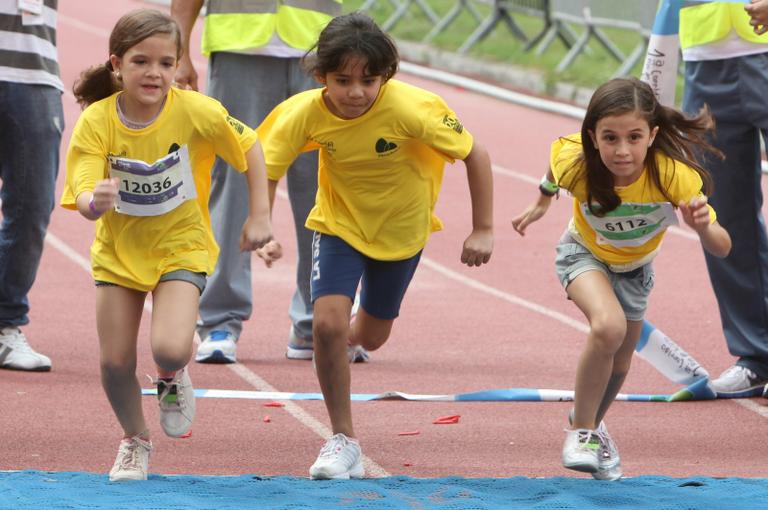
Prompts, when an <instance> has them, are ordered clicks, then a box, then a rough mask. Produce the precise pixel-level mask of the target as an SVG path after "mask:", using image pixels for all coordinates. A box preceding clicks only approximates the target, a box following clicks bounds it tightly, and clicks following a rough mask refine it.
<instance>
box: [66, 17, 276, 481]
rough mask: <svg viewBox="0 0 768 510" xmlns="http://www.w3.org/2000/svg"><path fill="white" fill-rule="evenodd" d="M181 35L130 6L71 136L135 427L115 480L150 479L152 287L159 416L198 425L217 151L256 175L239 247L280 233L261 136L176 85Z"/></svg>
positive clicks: (87, 75)
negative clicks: (274, 226)
mask: <svg viewBox="0 0 768 510" xmlns="http://www.w3.org/2000/svg"><path fill="white" fill-rule="evenodd" d="M180 37H181V36H180V32H179V28H178V26H177V25H176V23H175V22H174V21H173V20H172V19H171V18H169V17H168V16H167V15H165V14H163V13H161V12H159V11H154V10H138V11H134V12H131V13H129V14H126V15H125V16H123V17H122V18H121V19H120V20H119V21H118V22H117V24H116V25H115V27H114V29H113V30H112V34H111V36H110V40H109V61H108V62H107V63H106V65H100V66H96V67H92V68H91V69H88V70H87V71H85V72H84V73H83V74H82V76H81V79H80V80H79V82H78V83H77V84H76V85H75V95H76V97H77V98H78V100H79V102H80V103H81V104H83V105H84V106H87V108H86V109H85V111H84V112H83V113H82V115H81V116H80V118H79V119H78V121H77V125H76V126H75V129H74V132H73V134H72V139H71V141H70V145H69V151H68V154H67V178H66V184H65V189H64V193H63V196H62V199H61V204H62V205H63V206H64V207H67V208H69V209H76V210H77V211H79V212H80V214H81V215H83V216H84V217H85V218H87V219H89V220H92V221H95V222H96V239H95V240H94V242H93V245H92V247H91V264H92V267H93V277H94V279H95V280H96V289H97V290H96V322H97V329H98V334H99V343H100V346H101V380H102V385H103V387H104V390H105V392H106V394H107V398H108V399H109V402H110V404H111V405H112V409H113V410H114V411H115V414H116V415H117V419H118V421H119V422H120V425H121V426H122V428H123V431H124V433H125V435H124V438H123V440H122V441H121V443H120V448H119V451H118V454H117V458H116V460H115V464H114V466H113V468H112V470H111V471H110V473H109V478H110V480H113V481H114V480H141V479H146V478H147V470H148V459H149V452H150V450H151V448H152V444H151V442H150V438H149V431H148V429H147V425H146V423H145V420H144V414H143V412H142V408H141V387H140V386H139V382H138V380H137V378H136V374H135V370H136V361H137V360H136V343H137V335H138V330H139V323H140V320H141V315H142V310H143V306H144V299H145V296H146V294H147V293H148V292H151V293H152V297H153V299H152V308H153V315H152V326H151V331H150V342H151V345H152V354H153V356H154V360H155V363H156V364H157V367H158V381H157V390H158V399H159V405H160V422H161V425H162V427H163V430H164V431H165V433H166V434H168V435H169V436H172V437H179V436H183V435H184V434H186V433H187V432H188V431H189V430H190V427H191V424H192V418H193V417H194V413H195V399H194V390H193V388H192V383H191V380H190V378H189V373H188V368H186V366H187V363H188V362H189V359H190V357H191V354H192V340H193V334H194V331H195V324H196V320H197V311H198V301H199V298H200V293H201V292H202V290H203V288H204V287H205V281H206V275H208V274H210V273H211V272H212V271H213V269H214V267H215V265H216V257H217V255H218V246H217V245H216V242H215V240H214V238H213V234H212V232H211V225H210V218H209V216H208V194H209V189H210V172H211V167H212V166H213V162H214V159H215V158H216V156H221V157H222V158H224V159H225V160H227V161H228V162H229V163H230V164H231V165H232V166H233V167H235V168H237V169H238V170H240V171H242V172H246V178H247V181H248V186H249V199H250V205H249V215H248V219H247V220H246V222H245V224H244V225H243V229H242V234H241V238H240V247H241V249H243V250H254V249H257V248H261V247H262V246H264V244H265V243H267V242H268V241H269V240H270V239H271V237H272V234H271V225H270V220H269V198H268V193H267V183H266V169H265V166H264V160H263V155H262V152H261V147H260V144H259V142H258V140H257V137H256V133H255V132H254V131H253V130H251V129H249V128H248V127H246V126H245V125H243V124H242V123H240V122H239V121H238V120H236V119H233V118H231V117H229V116H228V115H227V111H226V110H225V109H224V107H222V106H221V105H220V104H219V103H218V102H216V101H214V100H212V99H210V98H207V97H205V96H203V95H202V94H198V93H197V92H192V91H183V90H179V89H176V88H173V87H171V84H172V81H173V76H174V73H175V71H176V66H177V62H178V57H179V54H180V51H181V47H182V46H181V39H180Z"/></svg>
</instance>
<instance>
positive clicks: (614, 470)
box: [568, 408, 623, 481]
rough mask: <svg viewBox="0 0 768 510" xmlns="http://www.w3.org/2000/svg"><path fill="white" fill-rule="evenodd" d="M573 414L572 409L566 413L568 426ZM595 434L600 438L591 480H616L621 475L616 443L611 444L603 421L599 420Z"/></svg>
mask: <svg viewBox="0 0 768 510" xmlns="http://www.w3.org/2000/svg"><path fill="white" fill-rule="evenodd" d="M573 413H574V409H573V408H571V412H569V413H568V423H569V424H570V425H573ZM595 432H597V435H598V437H599V438H600V450H598V452H597V464H598V465H597V471H595V472H594V473H592V478H594V479H596V480H609V481H613V480H618V479H619V478H621V476H622V474H623V473H622V471H621V458H620V457H619V449H618V448H617V447H616V443H614V442H613V438H612V437H611V435H610V434H609V433H608V427H606V426H605V421H603V420H600V423H599V424H598V426H597V429H595Z"/></svg>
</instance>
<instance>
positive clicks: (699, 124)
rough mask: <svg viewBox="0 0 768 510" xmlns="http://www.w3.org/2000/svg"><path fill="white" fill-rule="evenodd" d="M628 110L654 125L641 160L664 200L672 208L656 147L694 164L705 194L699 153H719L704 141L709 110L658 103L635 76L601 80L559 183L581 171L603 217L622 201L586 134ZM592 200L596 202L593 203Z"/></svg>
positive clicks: (707, 184)
mask: <svg viewBox="0 0 768 510" xmlns="http://www.w3.org/2000/svg"><path fill="white" fill-rule="evenodd" d="M630 112H636V113H637V114H638V115H639V116H641V117H642V118H644V119H645V120H646V121H647V122H648V126H649V128H650V129H653V128H654V127H656V126H658V128H659V130H658V133H657V134H656V138H655V139H654V141H653V145H652V146H651V147H649V148H648V152H647V153H646V155H645V162H644V165H645V168H646V169H647V171H648V175H649V177H650V179H651V182H652V183H653V184H654V185H655V186H656V187H657V188H658V189H659V190H660V191H661V192H662V194H663V195H664V196H665V197H666V198H667V200H669V201H670V202H672V204H673V205H674V206H675V207H677V204H675V203H674V201H673V200H672V197H670V196H669V193H668V191H667V185H666V184H667V183H662V182H661V175H660V173H659V167H658V164H657V162H656V152H657V151H659V152H661V153H663V154H665V155H666V156H668V157H670V158H671V159H672V160H673V161H680V162H681V163H684V164H686V165H688V166H689V167H691V168H693V169H694V170H695V171H696V173H698V174H699V175H700V176H701V180H702V182H703V186H702V191H703V192H704V194H705V195H710V194H712V192H713V191H714V189H713V184H712V178H711V177H710V175H709V172H707V170H706V169H705V168H704V167H703V166H702V165H701V163H699V159H698V154H700V153H701V152H706V153H710V154H713V155H715V156H717V157H720V158H722V153H721V152H720V151H718V150H717V149H716V148H714V147H713V146H712V145H710V144H709V142H707V140H706V136H707V134H708V133H710V132H713V131H714V127H715V123H714V120H713V119H712V115H711V114H710V112H709V109H708V108H707V107H706V106H705V107H704V108H702V110H701V111H700V112H699V113H698V115H696V116H693V117H686V116H685V115H683V114H682V113H681V112H680V111H678V110H676V109H674V108H670V107H667V106H663V105H662V104H661V103H659V102H658V100H657V99H656V96H655V95H654V94H653V90H652V89H651V87H650V86H649V85H648V84H647V83H645V82H643V81H640V80H638V79H637V78H615V79H613V80H610V81H608V82H606V83H604V84H603V85H601V86H600V87H599V88H598V89H597V90H596V91H595V93H594V94H593V95H592V99H591V100H590V101H589V106H587V113H586V114H585V115H584V121H583V122H582V125H581V143H582V151H581V155H580V156H579V157H578V158H577V159H576V161H574V163H573V165H572V166H571V167H569V168H568V169H567V170H566V172H565V175H564V176H563V177H566V175H567V176H568V177H567V178H565V179H561V181H564V182H563V187H565V188H566V189H567V188H569V184H568V183H571V184H572V183H574V182H576V180H578V179H579V178H581V177H582V175H583V173H584V172H586V181H587V204H588V207H589V210H590V212H591V213H592V214H595V215H597V216H604V215H605V213H607V212H609V211H612V210H614V209H616V208H617V207H618V206H619V205H620V204H621V199H620V198H619V196H618V195H617V194H616V190H615V189H614V178H613V174H612V173H611V172H610V170H608V168H607V167H606V166H605V164H604V163H603V160H602V159H601V158H600V153H599V152H598V151H597V150H594V149H595V148H593V147H592V139H591V138H590V136H589V133H590V131H591V132H593V133H594V132H596V128H597V123H598V121H599V120H600V119H602V118H604V117H611V116H617V115H623V114H625V113H630ZM673 172H674V170H673ZM568 174H570V175H568ZM594 202H597V204H599V207H593V203H594Z"/></svg>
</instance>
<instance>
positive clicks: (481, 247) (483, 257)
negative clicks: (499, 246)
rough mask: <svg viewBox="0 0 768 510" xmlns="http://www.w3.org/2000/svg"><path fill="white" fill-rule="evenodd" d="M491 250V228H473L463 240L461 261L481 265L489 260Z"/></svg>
mask: <svg viewBox="0 0 768 510" xmlns="http://www.w3.org/2000/svg"><path fill="white" fill-rule="evenodd" d="M492 251H493V231H492V230H491V229H487V230H486V229H483V230H473V231H472V233H471V234H469V237H467V239H466V240H465V241H464V247H463V249H462V250H461V262H462V263H464V264H466V265H468V266H482V265H483V264H485V263H487V262H488V261H489V260H491V252H492Z"/></svg>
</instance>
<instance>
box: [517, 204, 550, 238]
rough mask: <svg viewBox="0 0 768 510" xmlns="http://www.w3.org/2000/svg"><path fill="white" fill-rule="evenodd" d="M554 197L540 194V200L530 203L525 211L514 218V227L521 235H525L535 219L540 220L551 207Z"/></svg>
mask: <svg viewBox="0 0 768 510" xmlns="http://www.w3.org/2000/svg"><path fill="white" fill-rule="evenodd" d="M551 202H552V197H547V196H544V195H540V196H539V198H538V200H536V202H534V203H533V204H531V205H529V206H528V207H527V208H526V209H525V211H523V212H522V213H520V214H518V215H517V216H515V217H514V218H512V228H514V229H515V230H516V231H517V233H518V234H520V235H521V236H524V235H525V229H526V228H528V225H530V224H531V223H533V222H534V221H537V220H539V219H540V218H541V217H542V216H544V214H545V213H546V212H547V209H549V204H550V203H551Z"/></svg>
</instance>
